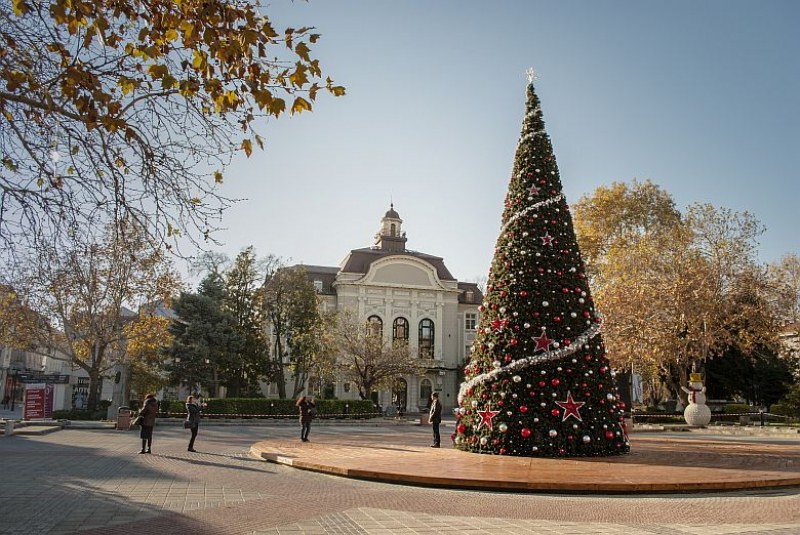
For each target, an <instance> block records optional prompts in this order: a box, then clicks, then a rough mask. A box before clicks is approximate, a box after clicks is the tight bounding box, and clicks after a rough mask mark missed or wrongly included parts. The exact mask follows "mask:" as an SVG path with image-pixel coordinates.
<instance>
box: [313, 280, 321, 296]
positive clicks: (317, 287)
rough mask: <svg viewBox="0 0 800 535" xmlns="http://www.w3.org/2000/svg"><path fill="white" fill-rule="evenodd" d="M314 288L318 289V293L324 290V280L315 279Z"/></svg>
mask: <svg viewBox="0 0 800 535" xmlns="http://www.w3.org/2000/svg"><path fill="white" fill-rule="evenodd" d="M314 289H315V290H316V291H317V292H318V293H319V292H321V291H322V281H321V280H315V281H314Z"/></svg>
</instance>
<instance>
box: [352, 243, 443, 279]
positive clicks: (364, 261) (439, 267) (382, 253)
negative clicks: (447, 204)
mask: <svg viewBox="0 0 800 535" xmlns="http://www.w3.org/2000/svg"><path fill="white" fill-rule="evenodd" d="M386 256H410V257H413V258H419V259H420V260H424V261H425V262H427V263H429V264H431V265H432V266H433V267H434V268H435V269H436V275H437V276H438V277H439V280H447V281H454V280H456V279H455V277H453V275H452V274H451V273H450V271H449V270H448V269H447V267H446V266H445V265H444V260H443V259H442V258H440V257H438V256H432V255H429V254H425V253H419V252H417V251H408V250H407V251H403V252H396V251H387V250H385V249H373V248H371V247H365V248H363V249H353V250H352V251H350V254H349V255H348V257H347V259H346V261H345V264H344V266H342V271H345V272H347V273H366V272H367V271H369V267H370V266H371V265H372V263H373V262H375V261H376V260H380V259H381V258H384V257H386Z"/></svg>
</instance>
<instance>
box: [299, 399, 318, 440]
mask: <svg viewBox="0 0 800 535" xmlns="http://www.w3.org/2000/svg"><path fill="white" fill-rule="evenodd" d="M296 405H297V407H298V408H299V409H300V440H302V441H303V442H308V433H309V432H310V431H311V420H313V419H314V414H315V413H316V407H317V404H316V403H314V400H313V399H311V398H307V397H306V396H300V397H299V398H297V403H296Z"/></svg>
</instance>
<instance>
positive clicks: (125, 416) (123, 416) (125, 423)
mask: <svg viewBox="0 0 800 535" xmlns="http://www.w3.org/2000/svg"><path fill="white" fill-rule="evenodd" d="M132 414H133V411H132V410H131V409H130V408H128V407H120V408H119V409H118V410H117V431H128V430H129V429H130V428H131V415H132Z"/></svg>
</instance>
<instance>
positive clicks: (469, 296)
mask: <svg viewBox="0 0 800 535" xmlns="http://www.w3.org/2000/svg"><path fill="white" fill-rule="evenodd" d="M465 299H466V301H467V303H472V300H473V299H475V294H473V293H472V290H467V292H466V296H465Z"/></svg>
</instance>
